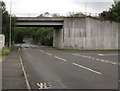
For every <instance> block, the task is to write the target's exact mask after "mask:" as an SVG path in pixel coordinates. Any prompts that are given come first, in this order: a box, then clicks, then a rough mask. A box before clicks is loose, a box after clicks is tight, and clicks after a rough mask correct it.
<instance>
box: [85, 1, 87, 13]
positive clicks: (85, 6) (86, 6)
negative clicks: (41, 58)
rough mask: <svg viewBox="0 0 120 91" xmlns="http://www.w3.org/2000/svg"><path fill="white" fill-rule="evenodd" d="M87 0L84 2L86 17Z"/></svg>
mask: <svg viewBox="0 0 120 91" xmlns="http://www.w3.org/2000/svg"><path fill="white" fill-rule="evenodd" d="M86 11H87V0H85V15H87V12H86Z"/></svg>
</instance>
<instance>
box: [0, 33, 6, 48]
mask: <svg viewBox="0 0 120 91" xmlns="http://www.w3.org/2000/svg"><path fill="white" fill-rule="evenodd" d="M4 46H5V36H4V35H3V34H0V49H2V48H3V47H4Z"/></svg>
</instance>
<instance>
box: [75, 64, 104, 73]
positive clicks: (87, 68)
mask: <svg viewBox="0 0 120 91" xmlns="http://www.w3.org/2000/svg"><path fill="white" fill-rule="evenodd" d="M73 65H75V66H78V67H81V68H83V69H86V70H89V71H91V72H94V73H96V74H99V75H101V74H102V73H100V72H98V71H95V70H93V69H90V68H88V67H85V66H82V65H79V64H76V63H73Z"/></svg>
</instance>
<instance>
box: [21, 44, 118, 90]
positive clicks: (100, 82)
mask: <svg viewBox="0 0 120 91" xmlns="http://www.w3.org/2000/svg"><path fill="white" fill-rule="evenodd" d="M20 54H21V59H22V61H23V64H24V68H25V71H26V74H27V78H28V79H27V80H28V83H29V85H30V88H31V89H117V88H118V81H119V80H118V64H119V63H118V53H117V51H77V50H57V49H55V48H45V47H40V46H35V45H32V44H30V43H25V44H22V45H21V50H20Z"/></svg>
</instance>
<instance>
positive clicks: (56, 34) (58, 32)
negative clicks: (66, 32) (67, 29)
mask: <svg viewBox="0 0 120 91" xmlns="http://www.w3.org/2000/svg"><path fill="white" fill-rule="evenodd" d="M53 46H54V47H56V48H63V28H54V31H53Z"/></svg>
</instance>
